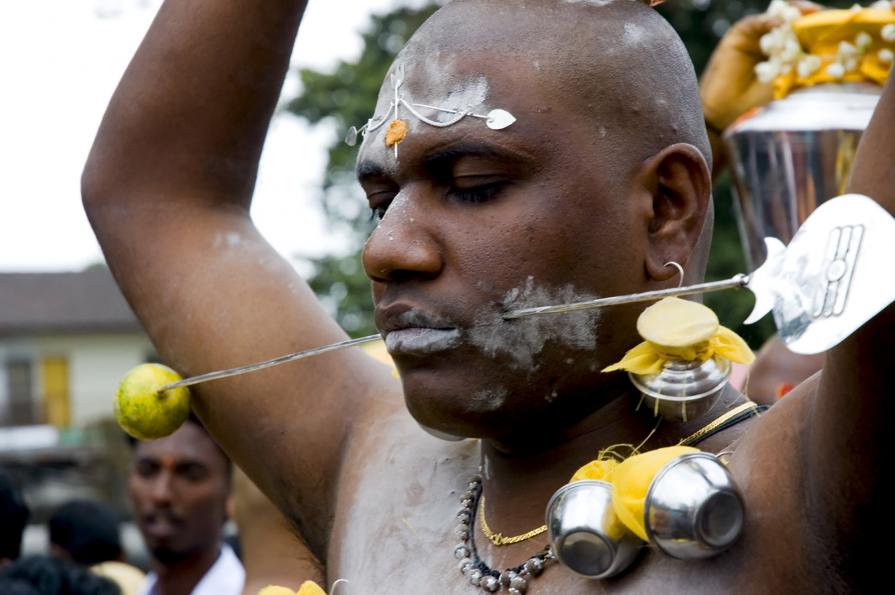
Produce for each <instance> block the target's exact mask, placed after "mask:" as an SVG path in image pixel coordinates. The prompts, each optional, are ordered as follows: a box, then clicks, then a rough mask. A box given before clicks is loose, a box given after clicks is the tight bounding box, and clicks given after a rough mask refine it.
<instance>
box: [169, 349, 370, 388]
mask: <svg viewBox="0 0 895 595" xmlns="http://www.w3.org/2000/svg"><path fill="white" fill-rule="evenodd" d="M381 338H382V336H381V335H367V336H366V337H359V338H357V339H345V340H344V341H339V342H338V343H330V344H329V345H324V346H322V347H314V348H313V349H305V350H304V351H296V352H295V353H288V354H286V355H281V356H279V357H275V358H273V359H268V360H264V361H263V362H258V363H255V364H249V365H247V366H239V367H238V368H227V369H226V370H218V371H216V372H208V373H207V374H200V375H199V376H191V377H189V378H184V379H183V380H178V381H177V382H172V383H170V384H166V385H165V386H163V387H161V388H160V389H158V392H160V393H161V392H164V391H166V390H171V389H172V388H180V387H183V386H192V385H194V384H199V383H202V382H208V381H210V380H219V379H221V378H229V377H231V376H239V375H240V374H247V373H249V372H256V371H258V370H263V369H264V368H270V367H273V366H279V365H280V364H285V363H287V362H294V361H295V360H297V359H302V358H305V357H311V356H312V355H320V354H321V353H328V352H330V351H336V350H339V349H344V348H345V347H353V346H355V345H360V344H362V343H369V342H371V341H376V340H378V339H381Z"/></svg>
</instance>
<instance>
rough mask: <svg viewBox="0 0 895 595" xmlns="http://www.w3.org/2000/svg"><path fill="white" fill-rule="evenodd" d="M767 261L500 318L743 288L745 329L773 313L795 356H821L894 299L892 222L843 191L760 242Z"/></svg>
mask: <svg viewBox="0 0 895 595" xmlns="http://www.w3.org/2000/svg"><path fill="white" fill-rule="evenodd" d="M765 244H766V246H767V251H768V257H767V260H765V262H764V264H763V265H761V267H759V268H758V269H757V270H756V271H755V272H753V273H752V274H751V275H743V274H739V275H735V276H733V277H731V278H730V279H724V280H721V281H710V282H707V283H698V284H696V285H690V286H685V287H677V288H671V289H660V290H657V291H646V292H642V293H635V294H629V295H621V296H613V297H607V298H599V299H596V300H589V301H586V302H578V303H574V304H558V305H554V306H539V307H535V308H526V309H523V310H514V311H511V312H507V313H505V314H504V316H503V317H504V318H505V319H514V318H524V317H527V316H539V315H543V314H553V313H561V312H574V311H577V310H589V309H592V308H602V307H604V306H613V305H619V304H631V303H636V302H646V301H654V300H658V299H661V298H663V297H669V296H680V295H693V294H698V293H708V292H711V291H719V290H722V289H732V288H736V287H744V288H746V289H749V290H750V291H752V293H754V294H755V307H754V308H753V310H752V313H751V314H750V315H749V317H748V318H747V319H746V321H745V322H746V324H751V323H753V322H756V321H757V320H759V319H760V318H762V317H763V316H764V315H765V314H767V313H768V312H773V315H774V322H775V323H776V326H777V331H778V333H779V335H780V338H781V339H782V340H783V342H784V343H785V344H786V346H787V347H788V348H789V349H790V350H791V351H793V352H795V353H803V354H811V353H820V352H822V351H826V350H828V349H830V348H832V347H834V346H836V345H838V344H839V343H840V342H841V341H842V340H844V339H845V338H846V337H848V336H849V335H851V334H852V333H853V332H855V331H856V330H857V329H858V328H860V327H861V326H862V325H863V324H864V323H865V322H867V321H868V320H870V319H871V318H873V317H874V316H876V315H877V314H878V313H879V312H880V311H882V309H883V308H885V307H886V306H888V305H889V304H891V303H892V302H893V301H895V275H892V274H891V259H892V254H895V219H893V218H892V216H891V215H889V213H888V211H886V210H885V209H884V208H882V207H881V206H880V205H878V204H877V203H876V202H875V201H874V200H872V199H870V198H868V197H866V196H863V195H860V194H846V195H843V196H839V197H837V198H834V199H831V200H829V201H827V202H825V203H823V204H822V205H821V206H819V207H818V208H817V209H816V210H815V211H814V212H813V213H811V215H809V216H808V218H807V219H806V220H805V222H804V223H803V224H802V226H801V227H800V228H799V229H798V231H797V232H796V234H795V236H793V239H792V241H791V242H790V243H789V245H788V246H784V245H783V243H782V242H781V241H780V240H777V239H776V238H765Z"/></svg>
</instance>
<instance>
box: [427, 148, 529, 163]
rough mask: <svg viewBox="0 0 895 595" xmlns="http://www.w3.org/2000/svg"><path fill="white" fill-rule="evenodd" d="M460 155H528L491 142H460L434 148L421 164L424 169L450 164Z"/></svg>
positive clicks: (503, 157)
mask: <svg viewBox="0 0 895 595" xmlns="http://www.w3.org/2000/svg"><path fill="white" fill-rule="evenodd" d="M462 157H484V158H490V159H496V160H500V161H516V162H518V161H527V160H528V157H527V156H526V155H524V154H520V153H517V152H516V151H511V150H508V149H504V148H502V147H498V146H495V145H492V144H485V143H477V142H461V143H456V144H452V145H449V146H447V147H444V148H441V149H436V150H435V151H433V152H432V153H429V154H428V155H426V156H425V157H424V158H423V160H422V165H423V167H425V168H426V169H435V168H438V167H440V166H444V165H447V164H450V163H452V162H454V161H457V160H458V159H460V158H462Z"/></svg>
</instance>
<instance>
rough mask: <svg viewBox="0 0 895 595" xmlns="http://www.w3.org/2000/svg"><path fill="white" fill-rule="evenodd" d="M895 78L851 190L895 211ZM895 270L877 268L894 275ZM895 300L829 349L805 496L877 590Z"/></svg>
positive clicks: (847, 560) (853, 570)
mask: <svg viewBox="0 0 895 595" xmlns="http://www.w3.org/2000/svg"><path fill="white" fill-rule="evenodd" d="M893 78H895V77H891V76H890V77H889V82H888V83H887V84H886V88H885V91H884V93H883V96H882V98H881V99H880V101H879V104H878V105H877V108H876V111H875V113H874V115H873V119H872V121H871V123H870V126H869V127H868V129H867V131H866V132H865V133H864V135H863V137H862V139H861V143H860V145H859V147H858V153H857V156H856V159H855V165H854V169H853V170H852V175H851V181H850V183H849V187H848V191H849V192H857V193H861V194H865V195H867V196H869V197H871V198H873V199H875V200H876V201H877V202H878V203H879V204H881V205H882V206H883V207H885V208H886V209H887V210H888V211H889V213H890V214H895V80H893ZM893 271H895V267H889V269H888V270H880V271H876V273H877V274H878V275H879V276H880V278H881V279H882V278H885V277H889V278H891V275H892V274H893ZM893 330H895V305H889V307H888V308H886V309H885V310H883V311H882V312H881V313H880V314H878V315H877V316H876V317H875V318H873V319H872V320H870V321H869V322H867V323H866V324H865V325H864V326H863V327H862V328H861V329H859V330H858V331H857V332H856V333H854V334H853V335H852V336H851V337H849V338H848V339H847V340H846V341H844V342H843V343H841V344H840V345H838V346H837V347H836V348H834V349H833V350H831V351H830V352H829V353H828V354H827V358H826V362H825V363H824V370H823V375H822V377H821V379H820V381H819V383H818V387H817V392H816V395H815V401H814V406H813V409H812V410H811V411H810V412H808V415H810V418H809V420H808V424H807V426H806V427H807V431H808V440H806V442H805V445H806V449H807V450H806V453H807V461H806V462H807V467H806V468H807V470H808V474H807V479H808V485H807V486H806V487H807V491H806V495H808V496H810V501H809V504H810V505H812V506H813V507H814V508H815V509H814V510H811V511H810V512H811V515H810V516H811V517H813V518H815V519H816V521H817V526H816V527H815V529H816V530H817V531H821V532H822V534H821V535H819V536H818V537H819V538H820V540H821V541H820V543H825V544H826V547H831V548H835V550H836V551H835V552H834V553H835V554H837V555H838V556H840V559H841V560H842V561H843V563H844V564H845V568H844V570H845V571H846V572H847V573H848V578H849V580H851V581H853V582H852V587H853V590H854V591H855V592H859V591H862V590H867V589H870V588H871V584H870V582H867V584H863V582H864V581H872V580H874V577H876V576H879V574H880V572H881V571H882V568H885V566H879V565H878V562H879V561H880V560H881V557H880V555H881V550H877V549H876V547H875V545H873V544H874V542H875V538H876V537H878V536H879V535H881V533H880V530H881V529H882V530H883V531H884V530H885V529H884V527H886V526H888V525H887V524H886V520H885V519H888V518H889V510H890V508H891V502H890V500H891V494H890V492H889V490H888V489H887V488H886V485H887V484H888V482H887V481H885V480H884V478H886V477H889V478H890V479H891V477H892V473H893V471H895V464H893V458H892V455H893V454H895V449H893V448H892V428H893V419H895V418H893V414H895V400H893V397H895V388H893V386H895V384H893V378H892V361H891V357H892V334H893Z"/></svg>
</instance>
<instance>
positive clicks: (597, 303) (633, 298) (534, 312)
mask: <svg viewBox="0 0 895 595" xmlns="http://www.w3.org/2000/svg"><path fill="white" fill-rule="evenodd" d="M748 284H749V276H748V275H743V274H738V275H734V276H733V277H731V278H730V279H723V280H721V281H709V282H707V283H697V284H696V285H688V286H686V287H672V288H670V289H657V290H655V291H644V292H642V293H631V294H628V295H616V296H612V297H605V298H598V299H595V300H588V301H586V302H577V303H574V304H557V305H555V306H538V307H536V308H523V309H520V310H510V311H509V312H507V313H506V314H504V315H503V317H504V319H505V320H512V319H514V318H525V317H526V316H540V315H541V314H558V313H560V312H575V311H578V310H590V309H593V308H602V307H603V306H617V305H619V304H633V303H636V302H649V301H652V300H658V299H661V298H664V297H670V296H676V295H693V294H695V293H709V292H712V291H721V290H722V289H733V288H736V287H746V286H747V285H748Z"/></svg>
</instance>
